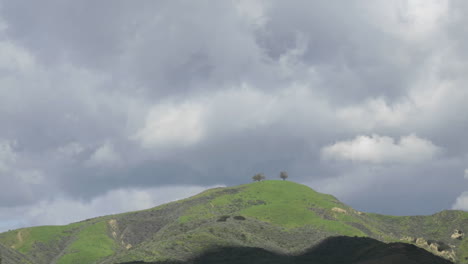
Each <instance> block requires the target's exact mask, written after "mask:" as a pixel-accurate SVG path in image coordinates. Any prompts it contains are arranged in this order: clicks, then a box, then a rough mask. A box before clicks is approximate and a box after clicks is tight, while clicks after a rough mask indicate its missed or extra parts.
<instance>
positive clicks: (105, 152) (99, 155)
mask: <svg viewBox="0 0 468 264" xmlns="http://www.w3.org/2000/svg"><path fill="white" fill-rule="evenodd" d="M120 160H121V158H120V155H119V153H117V152H116V151H115V149H114V145H113V144H112V143H110V142H106V143H104V144H102V145H101V146H100V147H99V148H98V149H96V151H95V152H94V153H93V154H92V155H91V157H90V158H89V160H88V161H87V162H86V164H87V165H91V166H96V165H97V166H99V165H111V164H115V163H117V162H119V161H120Z"/></svg>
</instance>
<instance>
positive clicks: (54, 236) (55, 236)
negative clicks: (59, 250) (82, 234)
mask: <svg viewBox="0 0 468 264" xmlns="http://www.w3.org/2000/svg"><path fill="white" fill-rule="evenodd" d="M80 225H82V224H81V223H75V224H70V225H66V226H39V227H30V228H22V229H18V230H13V231H9V232H6V233H3V234H1V235H0V242H1V243H2V244H4V245H7V246H9V247H11V248H14V249H16V250H18V251H19V252H20V253H22V254H28V253H29V252H30V251H31V250H32V249H33V245H34V244H35V243H44V244H54V243H55V244H56V243H59V242H60V241H61V240H62V239H63V238H66V237H69V236H71V235H72V233H73V231H74V230H75V229H77V228H79V227H80Z"/></svg>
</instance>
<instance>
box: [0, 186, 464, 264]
mask: <svg viewBox="0 0 468 264" xmlns="http://www.w3.org/2000/svg"><path fill="white" fill-rule="evenodd" d="M337 208H340V209H342V210H340V209H337ZM223 215H225V216H229V218H228V219H226V221H218V220H219V219H220V217H221V216H223ZM234 216H243V217H245V218H246V220H235V219H234V218H233V217H234ZM111 221H114V222H112V223H113V224H110V223H111ZM455 228H457V229H461V230H464V231H467V230H468V214H467V213H465V212H461V211H444V212H441V213H438V214H435V215H432V216H414V217H395V216H384V215H377V214H364V213H360V212H357V211H355V210H353V209H352V208H350V207H349V206H346V205H345V204H342V203H341V202H339V201H338V200H337V199H336V198H334V197H333V196H331V195H326V194H321V193H318V192H315V191H313V190H312V189H310V188H309V187H307V186H304V185H300V184H297V183H293V182H289V181H264V182H256V183H251V184H245V185H240V186H235V187H229V188H216V189H211V190H208V191H205V192H203V193H201V194H198V195H196V196H193V197H191V198H187V199H184V200H180V201H177V202H173V203H169V204H165V205H162V206H158V207H155V208H152V209H148V210H143V211H139V212H131V213H125V214H120V215H114V216H106V217H101V218H96V219H92V220H90V221H85V222H80V223H76V224H71V225H67V226H53V227H50V226H46V227H34V228H25V229H19V230H14V231H10V232H6V233H3V234H0V243H1V244H3V245H5V246H7V247H10V248H15V249H16V250H18V251H19V252H21V253H23V254H25V255H26V256H28V257H30V258H31V259H34V260H37V264H41V263H50V261H51V260H55V261H56V262H57V263H59V264H72V263H81V264H86V263H95V262H96V263H99V262H102V263H113V262H114V261H135V260H145V261H155V260H165V259H174V258H175V259H181V260H184V259H186V258H188V257H190V256H193V255H194V254H199V253H201V252H203V251H204V250H206V249H208V248H211V247H215V246H254V247H262V248H265V249H268V250H271V251H276V252H282V253H299V252H301V251H302V250H305V249H306V248H308V247H309V246H311V244H314V243H317V242H319V241H320V240H322V239H323V238H325V237H327V236H331V235H347V236H370V237H374V238H377V239H379V240H382V241H387V242H388V241H398V240H400V239H401V238H403V237H414V238H418V237H423V238H425V239H426V240H430V239H432V240H438V241H442V242H444V243H447V244H452V245H455V246H456V247H457V256H458V259H459V263H468V262H464V261H465V260H464V258H465V256H468V242H465V240H462V241H459V240H453V239H450V234H451V233H452V232H453V230H454V229H455ZM467 239H468V238H467ZM127 248H130V249H127Z"/></svg>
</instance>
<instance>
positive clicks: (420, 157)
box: [0, 0, 468, 229]
mask: <svg viewBox="0 0 468 264" xmlns="http://www.w3.org/2000/svg"><path fill="white" fill-rule="evenodd" d="M466 12H468V5H467V4H465V2H464V1H461V0H443V1H440V0H392V1H384V0H379V1H375V0H372V1H371V0H368V1H367V0H364V1H346V2H333V1H325V0H324V1H302V0H294V1H275V0H272V1H266V0H226V1H208V0H203V1H197V2H187V1H144V0H142V1H99V2H96V1H68V0H67V1H57V0H45V1H35V2H31V1H24V0H0V127H1V129H0V212H1V214H0V229H8V228H13V227H19V226H25V225H37V224H48V223H49V224H62V223H67V222H69V221H75V220H78V219H79V218H80V217H83V218H88V217H92V216H98V215H101V214H106V213H114V212H118V211H124V210H134V209H135V210H136V209H142V208H143V207H150V206H152V205H157V204H159V203H162V202H166V201H169V200H171V199H176V198H181V197H186V196H188V195H191V194H193V193H195V191H201V190H203V189H206V188H209V187H210V186H218V185H222V186H230V185H236V184H242V183H246V182H249V181H250V180H251V176H252V175H254V174H255V173H258V172H262V173H265V174H266V175H267V178H270V179H275V178H278V175H279V172H280V171H283V170H284V171H287V172H288V174H289V176H290V180H293V181H296V182H299V183H303V184H307V185H308V186H310V187H312V188H314V189H316V190H318V191H323V192H327V193H331V194H333V195H335V196H337V197H338V198H340V199H341V200H342V201H343V202H345V203H347V204H349V205H351V206H354V207H356V208H358V209H359V210H362V211H369V212H379V213H387V214H397V215H406V214H431V213H435V212H437V211H440V210H444V209H451V208H452V207H454V208H462V209H465V208H468V205H464V204H468V203H467V202H466V201H467V199H466V191H468V186H467V183H466V179H465V178H466V176H465V175H466V172H465V170H466V168H467V167H468V141H467V140H465V138H466V131H468V114H467V113H468V104H467V103H466V102H467V100H468V88H467V87H466V83H467V81H468V80H467V75H466V72H467V70H468V63H467V62H466V61H467V60H466V58H467V53H466V49H465V48H464V47H466V46H467V45H468V32H467V30H466V26H465V25H466V24H467V22H468V21H466V16H465V13H466ZM356 183H359V184H356ZM174 188H175V189H174ZM171 190H177V191H174V193H177V194H178V195H174V197H173V196H170V199H166V198H165V195H159V193H161V194H168V193H170V192H171ZM179 194H180V195H179ZM142 195H143V196H144V197H146V198H144V199H142V198H141V197H143V196H142ZM123 196H126V197H127V199H122V198H121V197H123ZM119 197H120V198H119ZM103 203H105V204H106V205H107V206H108V209H106V210H104V208H103V206H102V204H103ZM68 206H77V207H79V208H82V209H81V210H80V211H81V212H83V213H82V214H81V215H80V214H77V215H74V216H73V217H72V218H70V217H67V214H68V211H67V210H65V209H63V208H67V207H68ZM49 208H56V209H57V210H54V215H53V217H46V214H47V213H46V212H50V209H49ZM62 209H63V210H62ZM38 210H39V211H38ZM62 211H63V214H62V215H60V212H62ZM37 216H41V217H37ZM53 219H56V220H57V221H54V220H53Z"/></svg>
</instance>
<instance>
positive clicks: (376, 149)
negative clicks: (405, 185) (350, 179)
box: [322, 135, 440, 164]
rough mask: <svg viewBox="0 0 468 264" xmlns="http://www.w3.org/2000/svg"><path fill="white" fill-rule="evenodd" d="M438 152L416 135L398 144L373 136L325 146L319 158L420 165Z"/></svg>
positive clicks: (406, 137) (402, 138) (407, 137)
mask: <svg viewBox="0 0 468 264" xmlns="http://www.w3.org/2000/svg"><path fill="white" fill-rule="evenodd" d="M439 152H440V148H439V147H437V146H435V145H434V144H433V143H432V142H430V141H428V140H426V139H422V138H419V137H417V136H415V135H409V136H404V137H401V138H400V140H399V141H398V142H395V140H394V139H393V138H391V137H386V136H379V135H372V136H358V137H356V138H355V139H353V140H348V141H340V142H336V143H335V144H333V145H330V146H327V147H324V148H323V149H322V157H323V158H325V159H336V160H350V161H357V162H370V163H376V164H382V163H420V162H425V161H429V160H431V159H432V158H434V157H435V156H436V155H437V154H438V153H439Z"/></svg>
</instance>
